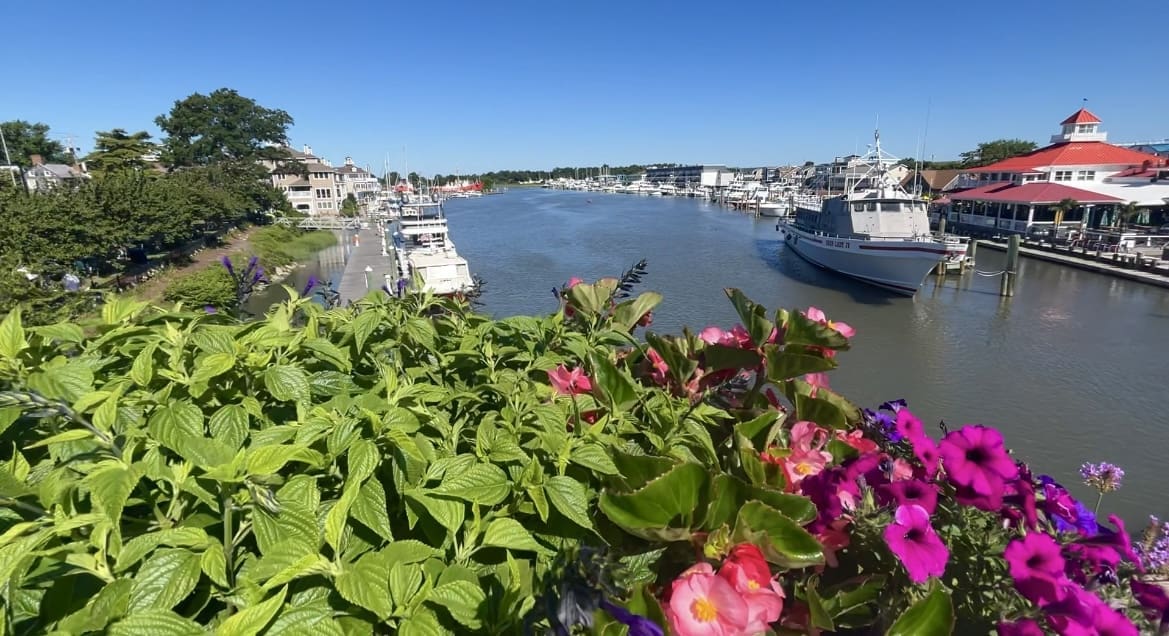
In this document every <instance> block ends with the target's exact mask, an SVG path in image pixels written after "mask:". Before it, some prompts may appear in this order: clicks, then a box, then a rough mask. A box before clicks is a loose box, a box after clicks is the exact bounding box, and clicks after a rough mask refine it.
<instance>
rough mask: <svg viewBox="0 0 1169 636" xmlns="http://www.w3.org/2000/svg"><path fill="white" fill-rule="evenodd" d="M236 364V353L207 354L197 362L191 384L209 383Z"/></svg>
mask: <svg viewBox="0 0 1169 636" xmlns="http://www.w3.org/2000/svg"><path fill="white" fill-rule="evenodd" d="M234 366H235V355H234V354H230V353H211V354H207V355H205V356H203V357H202V358H201V359H200V360H199V361H198V362H197V363H196V365H195V372H194V373H192V374H191V384H207V382H208V381H210V380H211V379H212V378H215V377H217V376H220V375H223V374H224V373H227V372H228V371H231V369H232V367H234Z"/></svg>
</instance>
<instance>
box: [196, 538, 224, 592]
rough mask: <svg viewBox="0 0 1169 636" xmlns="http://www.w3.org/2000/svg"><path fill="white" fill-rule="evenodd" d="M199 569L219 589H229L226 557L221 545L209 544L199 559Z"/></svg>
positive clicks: (217, 543) (216, 543)
mask: <svg viewBox="0 0 1169 636" xmlns="http://www.w3.org/2000/svg"><path fill="white" fill-rule="evenodd" d="M199 567H200V568H201V569H202V570H203V574H206V575H207V578H209V579H211V580H212V581H213V582H214V583H215V584H216V585H218V586H219V587H224V588H227V587H231V586H230V585H229V584H228V581H227V555H226V554H225V553H224V552H223V544H221V543H219V542H218V541H213V542H211V545H210V546H208V548H207V549H206V550H205V551H204V552H203V556H201V557H199Z"/></svg>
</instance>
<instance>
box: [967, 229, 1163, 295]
mask: <svg viewBox="0 0 1169 636" xmlns="http://www.w3.org/2000/svg"><path fill="white" fill-rule="evenodd" d="M978 244H979V245H980V246H982V247H989V248H991V249H994V250H999V251H1002V252H1005V251H1006V250H1007V244H1006V243H1002V242H998V241H989V240H985V239H984V240H981V241H978ZM1019 254H1021V255H1023V256H1027V257H1029V258H1037V259H1039V260H1042V261H1048V262H1049V263H1059V264H1061V265H1067V266H1069V267H1075V268H1077V269H1084V270H1087V271H1090V272H1096V273H1098V274H1105V275H1108V276H1115V277H1117V278H1123V279H1125V280H1132V281H1136V282H1138V283H1146V284H1148V285H1155V286H1157V287H1163V288H1165V289H1169V268H1166V266H1165V265H1161V266H1160V267H1157V268H1154V269H1151V270H1148V269H1132V268H1130V267H1120V266H1118V265H1112V264H1111V263H1110V262H1102V261H1097V260H1092V259H1090V258H1081V257H1079V256H1072V255H1070V254H1060V253H1057V252H1049V251H1047V250H1039V249H1035V248H1033V247H1020V248H1019ZM1104 258H1109V257H1107V256H1105V257H1104Z"/></svg>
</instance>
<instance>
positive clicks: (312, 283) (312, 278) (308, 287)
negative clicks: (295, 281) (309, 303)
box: [300, 276, 320, 296]
mask: <svg viewBox="0 0 1169 636" xmlns="http://www.w3.org/2000/svg"><path fill="white" fill-rule="evenodd" d="M319 283H320V281H319V280H317V277H316V276H309V277H308V283H306V284H305V286H304V289H303V290H301V292H300V295H301V296H308V295H309V292H311V291H312V290H313V287H316V286H317V285H318V284H319Z"/></svg>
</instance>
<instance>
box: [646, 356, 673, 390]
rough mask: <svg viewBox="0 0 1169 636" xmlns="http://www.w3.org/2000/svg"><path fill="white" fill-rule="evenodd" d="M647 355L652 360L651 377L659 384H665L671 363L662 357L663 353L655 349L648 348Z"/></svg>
mask: <svg viewBox="0 0 1169 636" xmlns="http://www.w3.org/2000/svg"><path fill="white" fill-rule="evenodd" d="M645 356H646V357H647V358H649V362H650V367H651V368H650V374H649V375H650V378H651V379H652V380H653V381H654V382H655V383H657V384H662V385H664V384H665V383H666V380H667V376H666V374H667V373H669V371H670V365H668V364H666V361H665V360H663V359H662V356H661V354H659V353H658V352H657V351H655V350H653V349H648V350H646V352H645Z"/></svg>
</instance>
